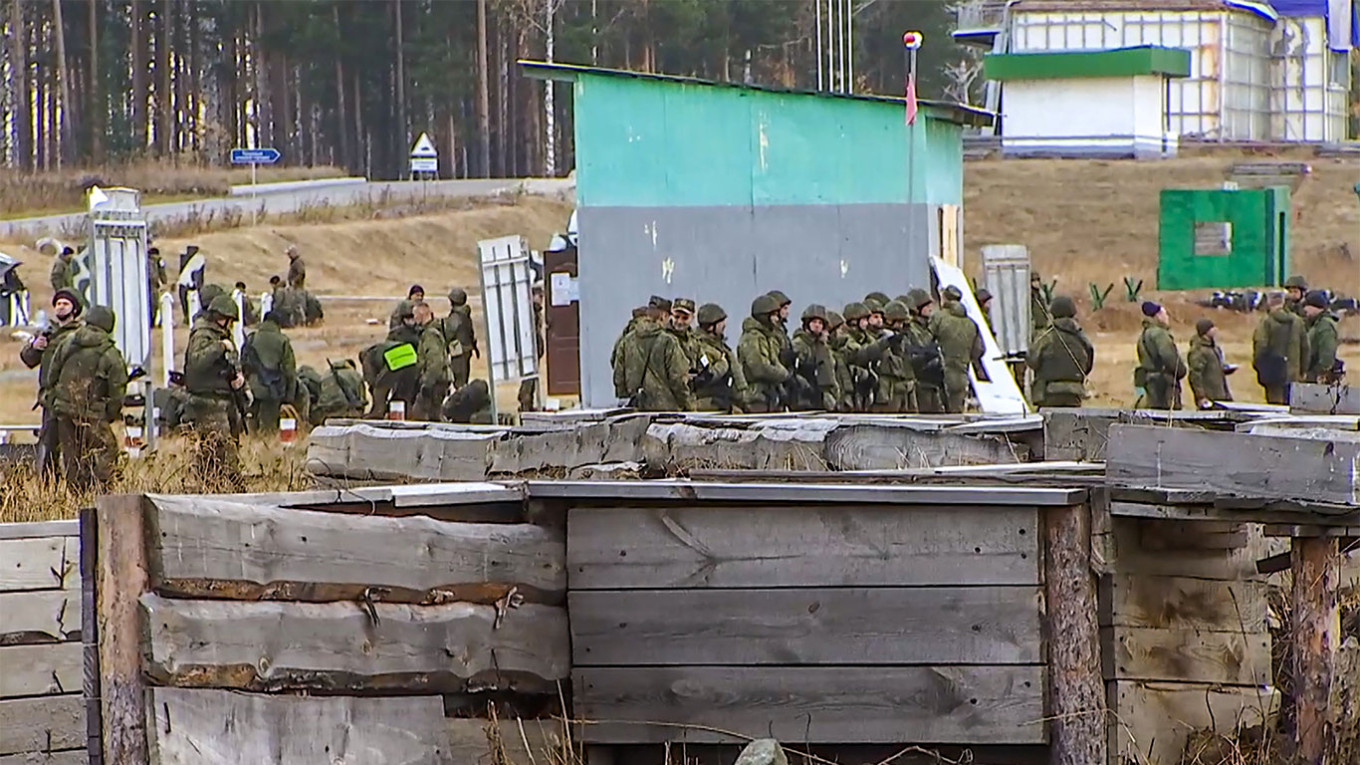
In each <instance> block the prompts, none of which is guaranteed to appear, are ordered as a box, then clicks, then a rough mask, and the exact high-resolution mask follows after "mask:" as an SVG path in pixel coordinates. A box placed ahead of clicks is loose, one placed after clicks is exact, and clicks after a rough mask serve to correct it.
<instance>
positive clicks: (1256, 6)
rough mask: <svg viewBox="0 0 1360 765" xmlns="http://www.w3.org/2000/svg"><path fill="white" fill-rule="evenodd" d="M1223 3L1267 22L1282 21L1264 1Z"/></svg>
mask: <svg viewBox="0 0 1360 765" xmlns="http://www.w3.org/2000/svg"><path fill="white" fill-rule="evenodd" d="M1323 2H1326V0H1323ZM1223 3H1224V5H1228V6H1230V7H1233V8H1240V9H1242V10H1244V11H1251V12H1252V13H1254V14H1256V15H1257V16H1260V17H1261V18H1263V19H1265V20H1266V21H1279V20H1280V14H1278V13H1276V12H1275V9H1274V8H1271V7H1270V4H1269V3H1266V2H1264V1H1263V2H1253V0H1223Z"/></svg>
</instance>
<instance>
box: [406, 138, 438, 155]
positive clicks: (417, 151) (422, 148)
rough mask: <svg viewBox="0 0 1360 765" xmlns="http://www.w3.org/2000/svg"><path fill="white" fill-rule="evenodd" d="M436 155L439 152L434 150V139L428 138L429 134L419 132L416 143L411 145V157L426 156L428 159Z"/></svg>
mask: <svg viewBox="0 0 1360 765" xmlns="http://www.w3.org/2000/svg"><path fill="white" fill-rule="evenodd" d="M438 156H439V152H438V151H435V148H434V141H431V140H430V134H429V133H421V134H420V137H419V138H417V139H416V145H415V146H412V147H411V157H412V158H415V157H427V158H429V159H434V158H436V157H438Z"/></svg>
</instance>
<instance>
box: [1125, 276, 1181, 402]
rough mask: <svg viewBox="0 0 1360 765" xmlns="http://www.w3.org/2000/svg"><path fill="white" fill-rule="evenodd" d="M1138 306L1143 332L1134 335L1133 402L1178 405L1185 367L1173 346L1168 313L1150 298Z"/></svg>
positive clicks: (1174, 341) (1174, 345) (1174, 339)
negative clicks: (1141, 316)
mask: <svg viewBox="0 0 1360 765" xmlns="http://www.w3.org/2000/svg"><path fill="white" fill-rule="evenodd" d="M1142 308H1143V332H1142V334H1140V335H1139V336H1138V346H1137V348H1136V352H1137V355H1138V367H1137V369H1135V370H1134V371H1133V387H1134V390H1136V391H1137V392H1138V403H1137V404H1136V406H1138V407H1141V408H1145V409H1167V410H1171V409H1180V408H1181V380H1183V379H1184V378H1185V375H1186V372H1187V369H1186V366H1185V360H1184V359H1182V358H1181V352H1180V351H1179V350H1178V349H1177V348H1176V338H1174V337H1172V336H1171V317H1170V316H1168V315H1167V313H1166V309H1165V308H1163V307H1161V306H1160V305H1158V304H1157V303H1154V302H1152V301H1151V300H1148V301H1145V302H1144V303H1143V306H1142Z"/></svg>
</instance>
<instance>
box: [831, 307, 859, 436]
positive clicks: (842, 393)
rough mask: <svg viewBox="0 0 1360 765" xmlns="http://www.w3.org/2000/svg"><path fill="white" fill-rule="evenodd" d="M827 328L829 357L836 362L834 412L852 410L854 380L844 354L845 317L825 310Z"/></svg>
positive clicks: (845, 337)
mask: <svg viewBox="0 0 1360 765" xmlns="http://www.w3.org/2000/svg"><path fill="white" fill-rule="evenodd" d="M826 323H827V329H828V336H827V342H829V343H830V344H831V358H832V360H833V361H834V362H835V364H836V408H835V409H834V410H833V411H836V412H853V411H854V408H853V405H852V403H851V399H852V397H853V394H854V387H855V381H854V379H853V378H852V377H851V376H850V363H849V361H848V360H847V359H846V356H845V343H846V340H847V339H848V337H849V334H848V327H847V326H846V323H845V318H844V317H842V316H841V315H840V314H839V313H836V312H835V311H831V310H828V311H827V312H826Z"/></svg>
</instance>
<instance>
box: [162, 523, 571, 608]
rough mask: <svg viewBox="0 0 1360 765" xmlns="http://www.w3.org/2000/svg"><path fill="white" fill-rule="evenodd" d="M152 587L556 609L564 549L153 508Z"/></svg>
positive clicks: (548, 539) (543, 536)
mask: <svg viewBox="0 0 1360 765" xmlns="http://www.w3.org/2000/svg"><path fill="white" fill-rule="evenodd" d="M152 502H153V503H154V507H155V513H154V527H153V529H154V532H153V533H154V536H153V538H154V539H155V540H156V541H157V544H156V545H154V548H153V550H152V563H153V571H154V581H155V587H156V589H157V590H158V591H160V592H164V593H171V594H175V595H179V596H183V597H215V598H222V597H229V598H234V599H255V598H266V599H275V598H276V599H289V600H314V601H328V600H353V599H356V598H359V597H360V596H362V595H363V593H364V592H365V591H368V590H370V589H372V588H378V589H380V590H386V591H385V592H383V593H382V595H381V598H382V599H383V600H389V601H405V602H446V601H451V600H463V601H470V602H482V603H489V602H494V601H495V600H497V599H498V598H501V597H503V596H504V595H505V594H506V592H508V591H509V590H510V589H511V588H517V589H518V591H519V592H520V593H521V594H522V595H524V596H525V597H528V598H529V599H531V600H548V601H552V600H559V601H560V599H561V597H562V593H563V591H564V590H565V589H566V570H565V567H564V566H565V558H566V549H565V544H564V542H563V539H562V536H561V535H560V534H559V533H558V532H555V531H553V530H550V529H545V528H540V527H537V526H530V525H527V524H502V523H496V524H471V523H457V524H455V523H444V522H442V521H436V520H432V519H430V518H423V517H411V518H383V517H365V516H354V515H338V514H335V513H321V512H310V511H305V510H291V509H284V508H279V507H271V506H260V505H247V504H243V503H239V502H231V501H226V500H218V499H212V498H208V497H194V498H178V497H155V498H153V499H152Z"/></svg>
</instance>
